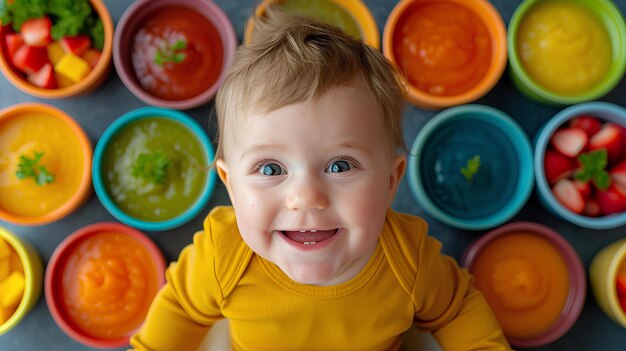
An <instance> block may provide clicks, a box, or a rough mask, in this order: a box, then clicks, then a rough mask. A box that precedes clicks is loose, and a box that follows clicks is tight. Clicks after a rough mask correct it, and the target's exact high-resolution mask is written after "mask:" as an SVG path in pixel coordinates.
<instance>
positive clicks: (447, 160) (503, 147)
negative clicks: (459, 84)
mask: <svg viewBox="0 0 626 351" xmlns="http://www.w3.org/2000/svg"><path fill="white" fill-rule="evenodd" d="M427 144H428V145H429V147H428V148H427V149H426V150H428V152H425V153H424V154H422V155H418V156H419V157H421V160H420V169H421V174H420V176H421V177H422V179H423V182H424V189H425V191H426V193H427V194H428V197H429V198H430V199H431V201H433V203H434V204H435V205H436V206H438V207H439V208H441V209H442V210H443V211H445V212H447V213H448V214H450V215H452V216H455V217H458V218H463V219H477V218H484V217H485V216H488V215H491V214H493V213H495V212H497V211H499V210H501V209H502V207H504V206H505V205H506V203H507V201H508V200H509V199H510V198H511V197H512V196H513V193H514V192H515V188H516V185H517V183H518V176H519V160H518V159H517V157H516V156H515V155H516V153H515V148H514V146H513V144H512V143H511V142H510V141H509V140H508V139H507V138H506V136H505V135H504V134H503V132H502V131H500V130H499V129H498V128H497V127H495V126H493V125H491V124H489V123H487V122H485V121H482V120H479V119H471V120H468V119H463V120H458V121H455V122H452V123H449V124H447V125H445V126H443V127H441V128H440V129H439V130H437V132H436V133H434V134H433V135H432V136H431V137H430V139H429V140H428V141H427ZM475 155H479V156H480V166H479V168H478V171H477V172H476V173H475V174H474V175H473V177H472V179H471V181H468V180H467V179H466V178H465V176H463V174H462V173H461V168H467V161H468V160H470V159H472V158H473V157H474V156H475Z"/></svg>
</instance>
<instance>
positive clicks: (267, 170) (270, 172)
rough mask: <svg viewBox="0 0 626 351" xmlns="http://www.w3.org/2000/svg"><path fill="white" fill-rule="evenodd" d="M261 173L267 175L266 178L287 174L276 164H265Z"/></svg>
mask: <svg viewBox="0 0 626 351" xmlns="http://www.w3.org/2000/svg"><path fill="white" fill-rule="evenodd" d="M260 172H261V174H263V175H266V176H276V175H282V174H285V173H286V172H283V168H282V167H281V166H279V165H277V164H276V163H266V164H264V165H263V166H261V169H260Z"/></svg>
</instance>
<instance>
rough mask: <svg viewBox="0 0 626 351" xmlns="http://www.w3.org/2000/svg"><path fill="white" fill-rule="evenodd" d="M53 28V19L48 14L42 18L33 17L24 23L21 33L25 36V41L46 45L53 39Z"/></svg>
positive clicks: (33, 44)
mask: <svg viewBox="0 0 626 351" xmlns="http://www.w3.org/2000/svg"><path fill="white" fill-rule="evenodd" d="M51 30H52V21H50V18H49V17H47V16H44V17H40V18H31V19H29V20H28V21H26V22H24V24H22V28H20V33H22V37H23V38H24V43H26V45H30V46H37V47H41V46H46V45H48V44H49V43H50V42H51V41H52V37H50V31H51Z"/></svg>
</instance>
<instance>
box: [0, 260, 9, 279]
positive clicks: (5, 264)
mask: <svg viewBox="0 0 626 351" xmlns="http://www.w3.org/2000/svg"><path fill="white" fill-rule="evenodd" d="M9 274H11V259H10V258H8V257H5V258H0V282H1V281H3V280H5V279H6V278H7V277H8V276H9Z"/></svg>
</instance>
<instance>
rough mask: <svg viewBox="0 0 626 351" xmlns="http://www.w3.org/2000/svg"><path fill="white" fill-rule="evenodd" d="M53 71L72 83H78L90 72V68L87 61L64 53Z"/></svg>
mask: <svg viewBox="0 0 626 351" xmlns="http://www.w3.org/2000/svg"><path fill="white" fill-rule="evenodd" d="M54 71H55V72H56V73H59V74H60V75H63V76H65V78H68V79H69V80H71V81H72V82H74V83H78V82H79V81H80V80H81V79H83V78H85V76H86V75H87V74H88V73H89V72H90V71H91V67H89V64H88V63H87V61H85V60H83V59H82V58H81V57H80V56H76V55H74V54H72V53H66V54H65V55H63V57H61V60H59V62H57V63H56V64H55V65H54Z"/></svg>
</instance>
